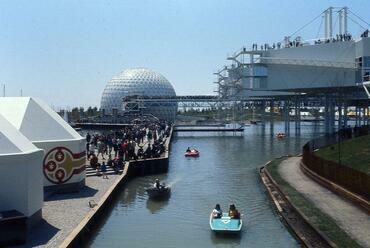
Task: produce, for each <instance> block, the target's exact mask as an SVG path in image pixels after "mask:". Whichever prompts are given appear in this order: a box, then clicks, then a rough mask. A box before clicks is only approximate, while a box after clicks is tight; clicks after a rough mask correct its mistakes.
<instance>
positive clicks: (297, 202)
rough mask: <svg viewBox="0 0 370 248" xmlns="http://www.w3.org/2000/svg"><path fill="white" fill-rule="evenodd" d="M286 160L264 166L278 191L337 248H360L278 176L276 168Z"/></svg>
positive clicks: (332, 221)
mask: <svg viewBox="0 0 370 248" xmlns="http://www.w3.org/2000/svg"><path fill="white" fill-rule="evenodd" d="M284 159H286V158H281V159H275V160H274V161H272V162H271V163H270V164H269V165H268V166H266V168H267V170H268V172H269V173H270V175H271V177H272V178H273V179H274V180H275V182H276V183H277V184H278V185H279V186H280V189H281V190H282V191H283V192H284V194H285V195H287V196H288V197H289V199H290V200H291V202H292V204H293V205H294V206H295V207H296V208H297V209H299V210H300V211H301V212H302V213H303V214H304V215H305V216H306V217H307V218H308V219H309V221H310V223H311V224H312V225H313V226H314V227H315V228H316V229H318V230H320V231H321V232H322V233H324V234H325V235H326V236H327V237H328V238H329V239H330V240H331V241H332V242H333V243H335V244H337V245H338V247H361V246H360V245H359V244H358V243H357V242H356V241H355V240H354V239H352V238H351V237H350V236H349V235H348V234H347V233H346V232H344V231H343V230H342V229H341V228H340V227H339V226H338V225H337V224H336V223H335V222H334V220H333V219H332V218H331V217H330V216H328V215H327V214H325V213H323V212H321V211H320V210H319V209H318V208H317V207H315V204H314V203H313V202H311V201H310V200H308V199H306V198H305V197H304V196H303V195H302V194H301V193H299V192H298V191H297V190H295V189H294V188H293V187H292V186H290V184H289V183H287V182H286V181H285V180H284V179H283V178H282V177H281V176H280V174H279V172H278V166H279V164H280V163H281V162H282V161H283V160H284Z"/></svg>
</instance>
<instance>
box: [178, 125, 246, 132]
mask: <svg viewBox="0 0 370 248" xmlns="http://www.w3.org/2000/svg"><path fill="white" fill-rule="evenodd" d="M174 132H244V126H243V125H240V124H226V125H221V124H208V125H176V126H175V127H174Z"/></svg>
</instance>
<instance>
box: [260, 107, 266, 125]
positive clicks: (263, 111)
mask: <svg viewBox="0 0 370 248" xmlns="http://www.w3.org/2000/svg"><path fill="white" fill-rule="evenodd" d="M265 109H266V100H262V102H261V125H262V126H263V127H264V126H265V123H266V111H265Z"/></svg>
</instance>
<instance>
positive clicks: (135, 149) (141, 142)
mask: <svg viewBox="0 0 370 248" xmlns="http://www.w3.org/2000/svg"><path fill="white" fill-rule="evenodd" d="M170 131H171V125H170V123H168V122H166V121H159V122H156V123H146V124H135V125H127V126H126V127H124V128H123V129H121V130H119V131H110V132H108V133H96V134H92V135H91V134H90V133H87V134H86V154H87V158H88V160H89V162H90V166H91V167H92V168H93V169H94V170H96V171H97V174H101V175H103V178H107V177H105V176H106V175H105V172H106V170H107V166H110V167H111V168H113V170H114V171H115V172H116V173H120V172H121V171H122V170H123V168H124V165H125V161H130V160H137V159H147V158H157V157H160V156H161V155H162V154H163V152H164V151H165V142H166V140H167V138H168V137H169V135H170ZM99 157H101V159H102V161H103V162H102V163H99V159H98V158H99Z"/></svg>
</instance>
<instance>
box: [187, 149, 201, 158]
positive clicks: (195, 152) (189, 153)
mask: <svg viewBox="0 0 370 248" xmlns="http://www.w3.org/2000/svg"><path fill="white" fill-rule="evenodd" d="M185 157H199V151H198V150H197V149H195V148H190V149H188V150H186V152H185Z"/></svg>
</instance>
